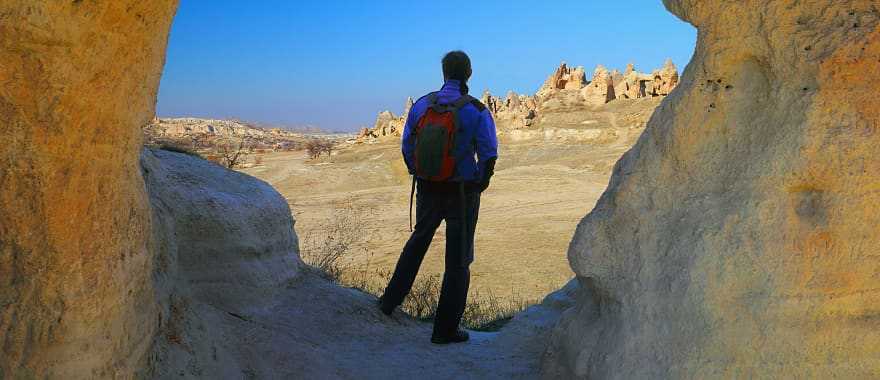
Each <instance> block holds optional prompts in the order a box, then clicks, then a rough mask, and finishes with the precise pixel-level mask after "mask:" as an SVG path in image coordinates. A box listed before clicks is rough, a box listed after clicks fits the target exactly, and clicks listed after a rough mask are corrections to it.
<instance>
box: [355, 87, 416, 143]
mask: <svg viewBox="0 0 880 380" xmlns="http://www.w3.org/2000/svg"><path fill="white" fill-rule="evenodd" d="M412 106H413V98H412V97H407V98H406V103H404V105H403V115H401V116H399V117H398V116H394V114H393V113H391V111H388V110H385V111H382V112H379V115H378V116H376V122H375V123H374V124H373V128H363V129H361V130H360V132H358V139H359V140H361V141H363V140H367V139H374V138H382V137H400V136H401V134H403V127H404V126H405V125H406V118H407V117H409V110H410V109H411V108H412Z"/></svg>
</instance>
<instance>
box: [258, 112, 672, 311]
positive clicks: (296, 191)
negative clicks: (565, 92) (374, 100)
mask: <svg viewBox="0 0 880 380" xmlns="http://www.w3.org/2000/svg"><path fill="white" fill-rule="evenodd" d="M659 102H660V100H659V99H656V98H655V99H637V100H616V101H614V102H612V103H609V104H607V105H605V106H602V107H599V108H597V109H587V108H585V107H582V106H580V107H579V106H571V105H568V104H566V102H565V101H564V99H563V100H561V101H551V102H549V103H548V104H547V109H546V110H545V112H543V113H541V115H540V118H539V119H538V120H537V123H536V125H534V126H532V127H530V128H528V129H523V130H502V132H501V133H500V135H499V139H500V152H499V160H498V167H497V170H496V176H495V177H494V178H493V181H492V186H491V187H490V188H489V190H487V191H486V192H485V193H483V198H482V205H481V210H480V222H479V224H478V227H477V236H476V259H475V262H474V264H473V265H472V267H471V273H472V282H471V289H472V292H477V293H479V292H486V291H489V292H492V293H494V294H496V295H499V296H503V297H518V298H520V299H535V300H537V299H540V298H542V297H543V296H544V295H546V294H547V293H548V292H550V291H552V290H555V289H557V288H559V287H560V286H562V285H563V284H565V282H566V281H567V280H569V279H570V278H571V277H572V272H571V269H570V268H569V265H568V260H567V258H566V252H567V249H568V243H569V241H570V240H571V236H572V234H573V233H574V229H575V227H576V225H577V223H578V222H579V221H580V219H581V218H583V217H584V215H586V214H587V213H588V212H589V211H590V210H591V209H592V208H593V206H594V204H595V202H596V200H597V199H598V198H599V196H600V195H601V194H602V192H603V191H604V189H605V187H606V186H607V183H608V178H609V176H610V172H611V169H612V167H613V165H614V162H616V161H617V159H618V158H619V157H620V155H621V154H623V153H624V152H625V151H626V150H627V149H629V147H630V146H632V144H633V143H634V142H635V140H636V138H637V137H638V136H639V135H640V134H641V132H642V131H643V129H644V125H645V122H646V121H647V119H648V117H649V116H650V115H651V113H652V112H653V109H654V108H655V107H656V106H657V105H658V104H659ZM243 171H244V172H246V173H248V174H250V175H253V176H256V177H258V178H261V179H263V180H265V181H267V182H269V183H270V184H271V185H272V186H274V187H275V188H276V189H278V191H279V192H280V193H281V194H282V195H284V196H285V197H286V198H287V200H288V202H289V203H290V208H291V210H293V212H294V216H295V218H296V220H297V222H296V230H297V233H298V234H299V236H300V238H301V239H302V240H303V241H308V239H312V238H315V237H316V236H317V235H319V234H320V233H321V229H322V226H324V225H325V224H326V223H328V222H330V221H331V220H332V219H333V214H334V213H336V212H340V210H345V209H347V208H350V209H353V210H355V212H357V213H359V214H360V215H361V218H362V219H363V221H364V223H365V224H366V228H365V232H364V236H363V237H362V239H360V240H361V242H360V244H359V245H360V248H361V249H358V250H357V251H358V253H357V256H356V257H355V261H354V262H352V263H351V265H355V266H361V267H362V266H365V265H367V262H368V261H369V265H370V266H375V267H378V268H388V269H391V268H393V266H394V264H395V262H396V260H397V257H398V255H399V254H400V249H401V247H402V246H403V244H404V242H405V241H406V239H407V237H408V235H409V222H408V207H409V191H410V177H409V176H408V175H407V173H406V170H405V168H404V166H403V163H402V160H401V158H400V153H399V145H398V141H397V140H396V139H390V140H384V141H379V142H377V143H372V144H357V145H354V146H351V147H348V148H344V149H342V150H340V151H339V152H338V153H337V154H335V155H334V156H333V157H332V159H331V160H328V159H327V158H321V159H319V160H314V161H312V160H308V159H307V157H306V155H305V154H304V153H302V152H284V153H272V154H268V155H266V156H264V157H263V164H262V165H260V166H257V167H254V168H249V169H245V170H243ZM444 229H445V227H444V226H441V227H440V229H439V230H438V232H437V235H436V236H435V238H434V243H433V244H432V246H431V249H430V251H429V253H428V255H427V257H426V258H425V262H424V264H423V267H422V273H438V274H439V273H442V268H443V254H442V250H443V248H444V241H445V235H446V234H445V231H444ZM316 234H317V235H316Z"/></svg>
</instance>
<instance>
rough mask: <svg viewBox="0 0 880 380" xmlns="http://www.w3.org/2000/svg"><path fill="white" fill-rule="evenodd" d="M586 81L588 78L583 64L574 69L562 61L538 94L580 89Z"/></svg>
mask: <svg viewBox="0 0 880 380" xmlns="http://www.w3.org/2000/svg"><path fill="white" fill-rule="evenodd" d="M586 83H587V78H586V75H585V73H584V67H583V66H578V67H576V68H574V69H572V68H570V67H568V65H567V64H566V63H565V62H562V63H560V64H559V67H557V68H556V71H554V72H553V74H552V75H550V77H548V78H547V80H546V81H544V84H543V85H542V86H541V88H540V89H539V90H538V94H546V93H549V92H552V91H555V90H580V89H581V88H582V87H584V85H585V84H586Z"/></svg>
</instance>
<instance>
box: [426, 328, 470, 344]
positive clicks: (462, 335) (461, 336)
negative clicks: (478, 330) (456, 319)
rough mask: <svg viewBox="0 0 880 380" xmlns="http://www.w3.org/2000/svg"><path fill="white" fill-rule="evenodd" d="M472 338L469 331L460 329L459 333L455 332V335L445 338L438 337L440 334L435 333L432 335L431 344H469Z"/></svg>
mask: <svg viewBox="0 0 880 380" xmlns="http://www.w3.org/2000/svg"><path fill="white" fill-rule="evenodd" d="M470 338H471V336H470V334H468V332H467V331H464V330H461V329H459V330H458V331H456V332H455V334H452V336H443V335H438V334H436V333H434V334H432V335H431V343H434V344H449V343H461V342H467V341H468V339H470Z"/></svg>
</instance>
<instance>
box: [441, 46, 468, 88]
mask: <svg viewBox="0 0 880 380" xmlns="http://www.w3.org/2000/svg"><path fill="white" fill-rule="evenodd" d="M470 77H471V59H470V58H468V56H467V54H465V53H464V52H463V51H461V50H455V51H451V52H449V53H446V55H445V56H444V57H443V80H450V79H455V80H458V81H460V82H461V83H462V84H464V83H467V81H468V79H470Z"/></svg>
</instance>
